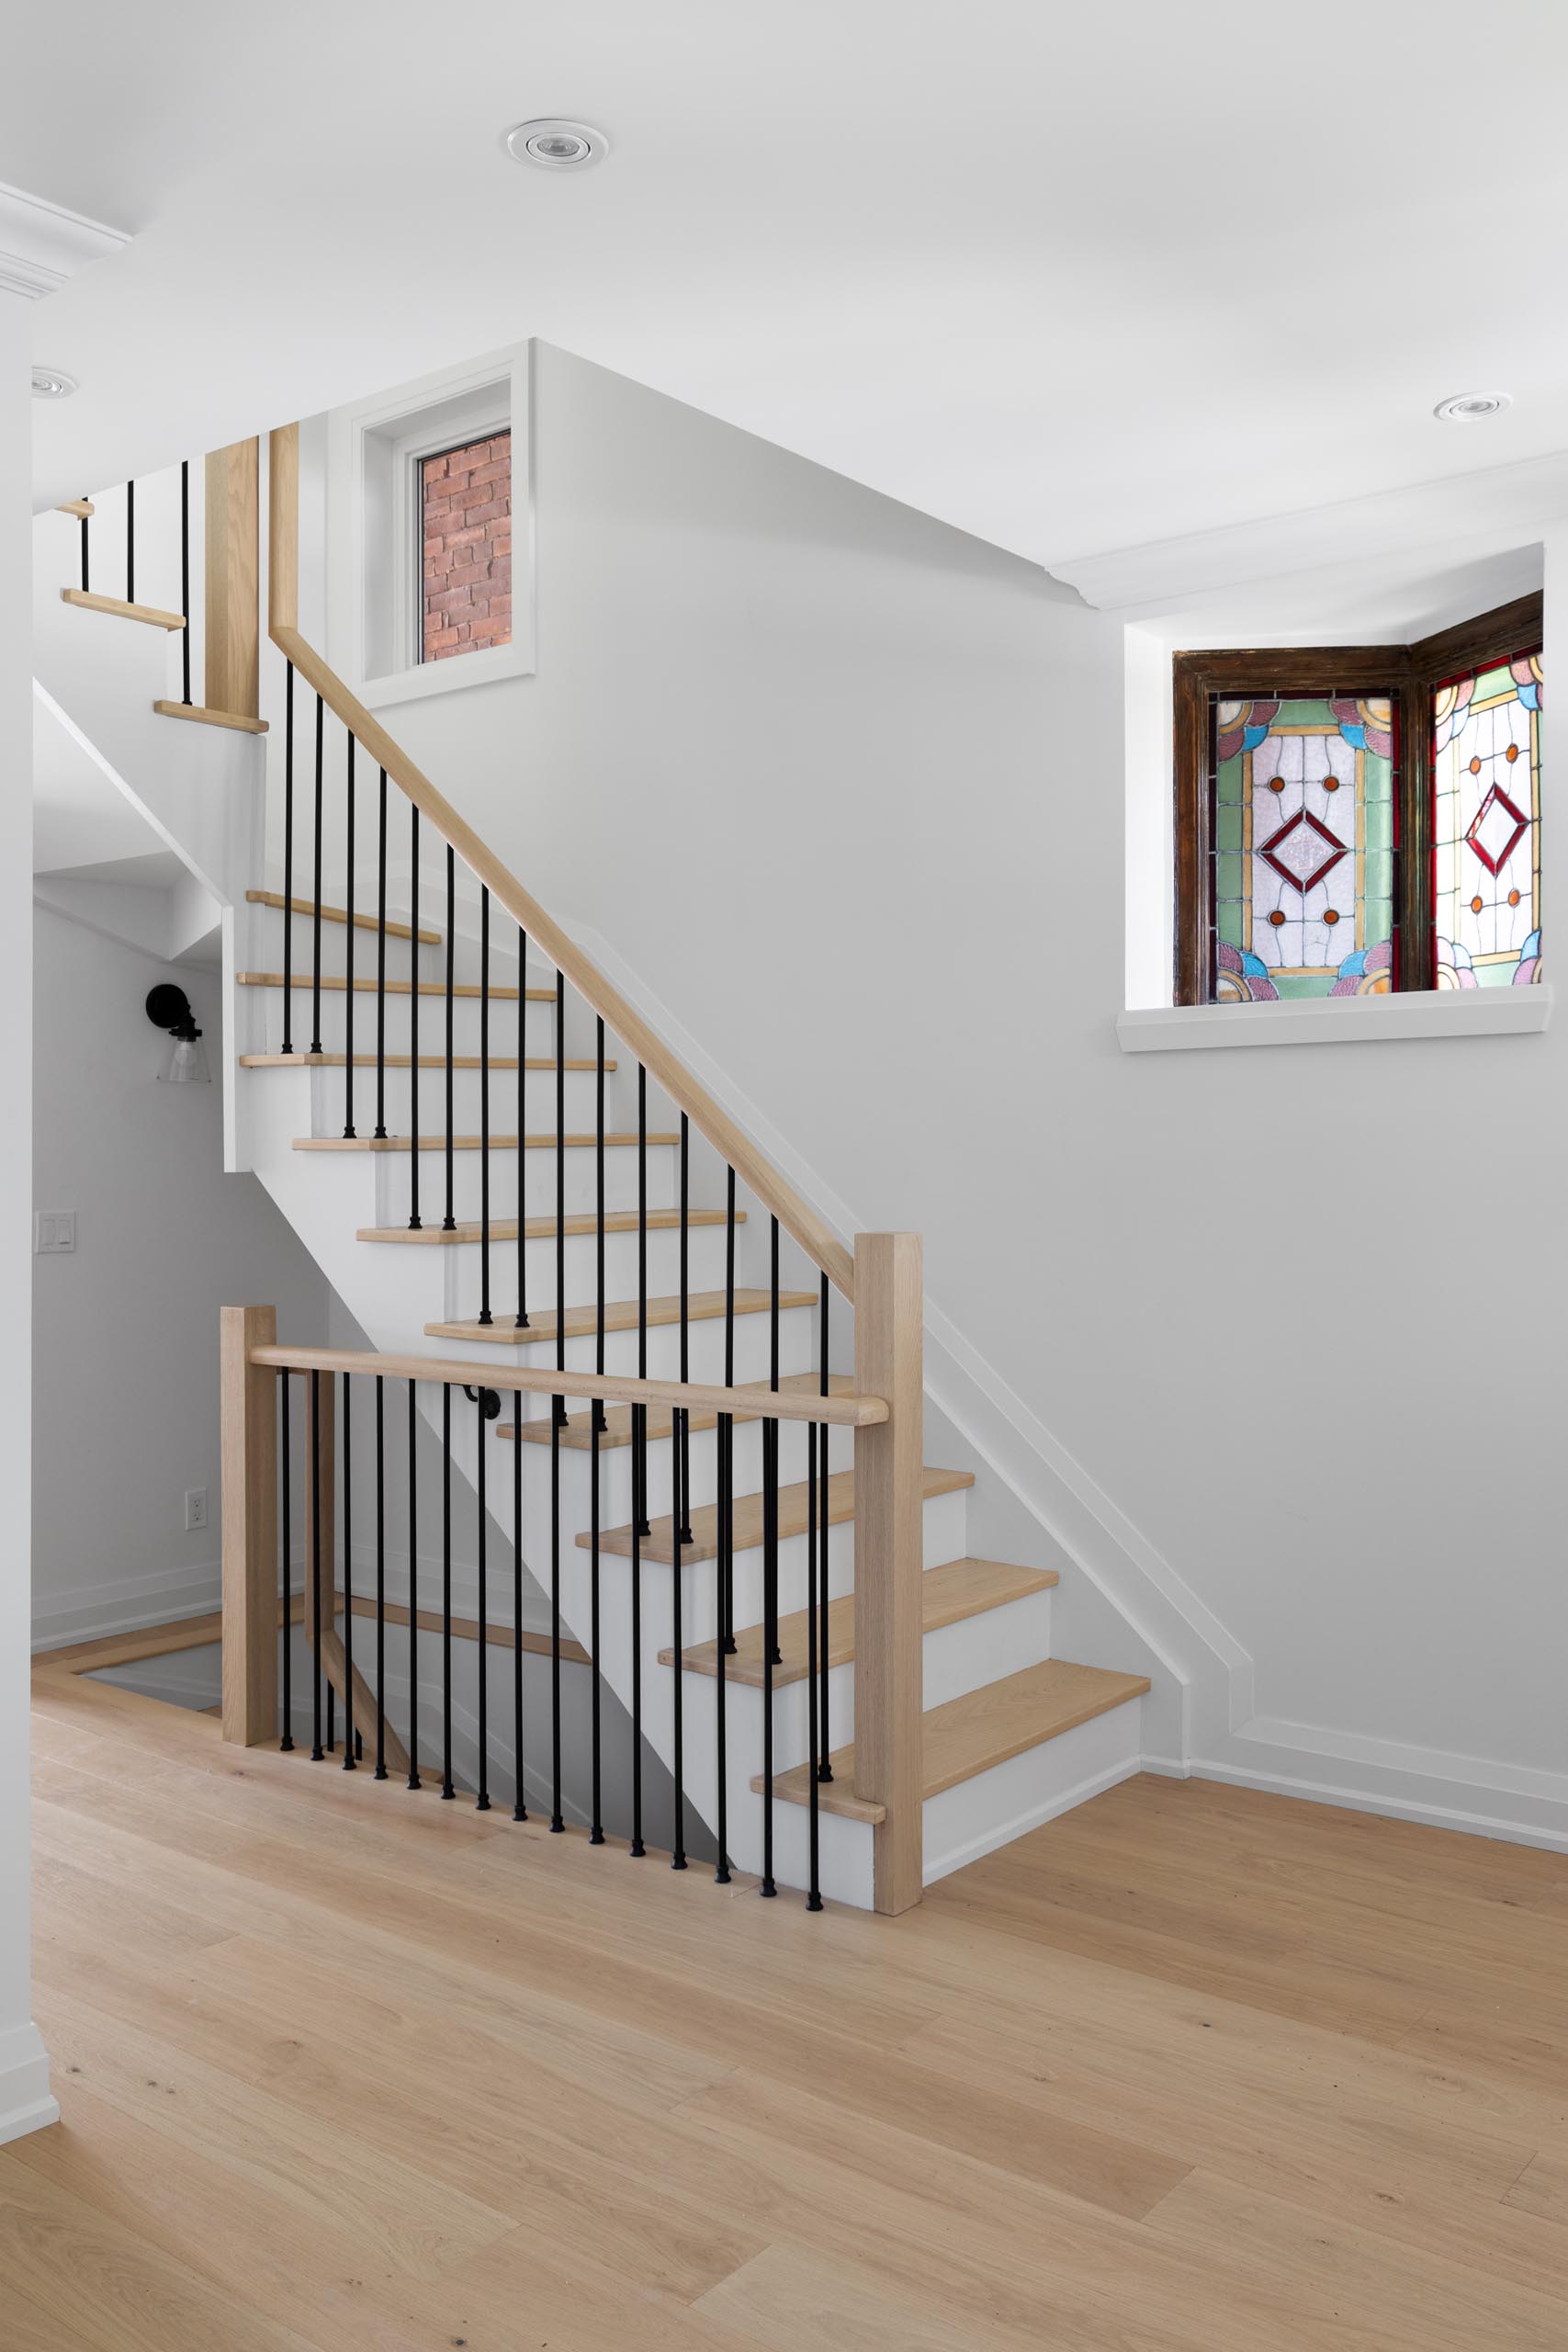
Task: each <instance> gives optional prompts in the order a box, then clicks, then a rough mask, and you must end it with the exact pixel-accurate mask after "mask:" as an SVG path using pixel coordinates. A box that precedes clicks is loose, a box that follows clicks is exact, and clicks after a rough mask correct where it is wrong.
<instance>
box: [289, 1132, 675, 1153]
mask: <svg viewBox="0 0 1568 2352" xmlns="http://www.w3.org/2000/svg"><path fill="white" fill-rule="evenodd" d="M680 1140H681V1138H680V1136H679V1135H678V1134H675V1133H671V1134H669V1135H665V1134H662V1133H661V1134H659V1135H650V1136H641V1137H638V1136H623V1135H613V1136H605V1137H604V1148H605V1150H606V1151H635V1150H636V1148H637V1144H638V1142H639V1141H641V1142H644V1143H646V1144H648V1145H649V1147H650V1148H651V1147H652V1146H653V1145H655V1144H659V1145H661V1146H664V1147H669V1146H671V1145H673V1144H678V1143H679V1142H680ZM598 1141H599V1138H598V1136H591V1135H581V1136H562V1137H561V1142H562V1143H563V1144H564V1146H565V1147H566V1149H567V1150H568V1151H592V1149H593V1148H594V1147H595V1145H596V1144H597V1143H598ZM294 1148H295V1150H296V1151H412V1149H413V1137H412V1136H295V1138H294ZM419 1148H420V1149H421V1151H445V1150H446V1136H421V1137H420V1139H419ZM452 1148H453V1150H454V1151H479V1150H481V1149H482V1148H483V1139H482V1137H480V1136H453V1137H452ZM490 1148H491V1151H515V1150H516V1148H517V1138H516V1136H501V1135H496V1136H491V1139H490ZM523 1148H524V1150H525V1151H554V1149H555V1148H556V1138H555V1136H524V1138H523Z"/></svg>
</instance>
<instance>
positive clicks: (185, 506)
mask: <svg viewBox="0 0 1568 2352" xmlns="http://www.w3.org/2000/svg"><path fill="white" fill-rule="evenodd" d="M180 611H181V612H182V613H183V614H184V615H185V624H186V625H185V627H184V628H183V629H181V631H180V700H181V702H182V703H183V704H184V705H185V707H186V710H188V709H189V708H190V460H189V458H181V459H180Z"/></svg>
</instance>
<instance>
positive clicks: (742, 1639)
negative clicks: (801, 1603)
mask: <svg viewBox="0 0 1568 2352" xmlns="http://www.w3.org/2000/svg"><path fill="white" fill-rule="evenodd" d="M1055 1582H1056V1571H1055V1568H1021V1567H1015V1566H1011V1565H1010V1563H1009V1562H1008V1561H1005V1560H969V1559H964V1560H949V1561H947V1562H946V1564H945V1565H944V1566H942V1567H940V1568H928V1569H927V1570H926V1571H925V1574H924V1575H923V1576H922V1577H921V1578H920V1626H921V1631H922V1632H923V1633H927V1634H932V1633H935V1632H936V1630H937V1629H938V1627H939V1626H942V1625H956V1624H957V1623H959V1622H960V1621H961V1620H962V1619H963V1618H965V1617H978V1616H980V1615H981V1614H983V1612H984V1611H987V1610H988V1609H1001V1608H1004V1607H1005V1606H1006V1604H1007V1603H1008V1602H1009V1601H1010V1600H1028V1599H1029V1597H1030V1596H1031V1595H1032V1594H1033V1593H1036V1592H1049V1590H1050V1589H1051V1587H1052V1586H1053V1585H1054V1584H1055ZM778 1645H779V1648H780V1650H781V1651H782V1653H783V1662H782V1664H780V1665H777V1666H775V1667H774V1668H773V1688H774V1689H775V1690H778V1689H780V1688H782V1686H783V1685H784V1683H786V1682H800V1681H803V1680H804V1679H805V1677H806V1672H807V1613H806V1611H805V1610H804V1609H796V1610H794V1611H792V1612H791V1613H790V1615H789V1616H787V1617H781V1618H780V1619H779V1642H778ZM854 1654H855V1597H854V1595H853V1593H852V1592H846V1593H844V1594H842V1595H841V1596H840V1599H839V1600H830V1601H829V1604H828V1663H829V1666H848V1664H849V1663H850V1661H851V1659H852V1657H854ZM674 1662H675V1653H674V1651H673V1650H672V1649H666V1650H660V1653H659V1663H660V1666H672V1665H673V1664H674ZM682 1663H683V1665H684V1667H685V1668H686V1671H687V1673H688V1674H707V1675H712V1676H714V1677H716V1676H717V1673H718V1644H717V1643H716V1642H699V1643H698V1644H697V1645H696V1646H695V1647H694V1648H693V1649H689V1650H684V1651H682ZM724 1679H725V1680H726V1681H727V1682H744V1683H747V1684H749V1685H750V1687H751V1688H752V1689H753V1690H758V1691H761V1689H763V1688H764V1687H765V1684H766V1681H767V1669H766V1667H765V1665H764V1662H763V1657H762V1628H761V1625H746V1626H741V1627H739V1628H738V1629H737V1631H736V1635H735V1655H734V1657H727V1658H726V1659H725V1661H724Z"/></svg>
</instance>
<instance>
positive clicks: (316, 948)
mask: <svg viewBox="0 0 1568 2352" xmlns="http://www.w3.org/2000/svg"><path fill="white" fill-rule="evenodd" d="M325 725H326V706H325V704H324V703H323V702H322V700H321V695H317V696H316V900H315V907H314V910H313V911H312V914H311V917H310V1051H311V1052H312V1053H313V1054H319V1053H320V1052H321V1050H322V1047H321V813H322V803H323V797H324V789H325V781H326V780H325V777H324V775H323V774H322V757H323V745H324V741H325V735H324V729H325Z"/></svg>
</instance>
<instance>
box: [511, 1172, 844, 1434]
mask: <svg viewBox="0 0 1568 2352" xmlns="http://www.w3.org/2000/svg"><path fill="white" fill-rule="evenodd" d="M674 1214H675V1216H676V1218H677V1221H679V1214H680V1213H679V1211H676V1212H675V1213H674ZM742 1214H743V1212H741V1211H737V1213H736V1221H737V1223H739V1218H740V1216H741V1215H742ZM634 1222H635V1220H634ZM738 1385H739V1386H740V1387H743V1388H755V1389H757V1390H758V1391H759V1392H760V1393H761V1395H763V1396H765V1395H766V1394H767V1392H768V1387H769V1384H768V1382H767V1381H765V1380H746V1381H741V1382H739V1384H738ZM818 1385H819V1375H818V1374H816V1373H815V1372H792V1373H791V1374H789V1375H788V1377H787V1378H785V1379H784V1380H781V1381H780V1382H779V1387H780V1389H781V1390H786V1391H788V1392H789V1393H791V1394H792V1395H795V1396H797V1397H804V1396H815V1395H817V1393H818ZM854 1385H855V1384H854V1376H853V1374H851V1373H847V1372H835V1373H832V1374H829V1381H828V1393H829V1396H830V1397H852V1395H853V1394H854ZM673 1418H674V1415H673V1411H672V1408H671V1407H670V1406H668V1405H650V1406H649V1408H648V1438H649V1444H650V1445H653V1444H657V1443H659V1442H661V1441H662V1440H664V1439H666V1438H668V1437H669V1435H670V1430H671V1421H672V1420H673ZM761 1418H762V1416H761V1413H760V1412H758V1413H737V1414H736V1415H735V1419H736V1420H738V1421H755V1420H761ZM717 1425H718V1415H717V1414H716V1412H715V1413H693V1414H692V1416H691V1426H692V1430H693V1432H694V1433H695V1432H696V1431H697V1430H711V1429H715V1428H716V1427H717ZM495 1433H496V1435H497V1437H500V1438H514V1437H515V1436H516V1435H517V1424H516V1422H515V1421H498V1422H497V1423H496V1429H495ZM549 1442H550V1423H549V1417H548V1415H546V1416H545V1417H544V1418H543V1419H539V1420H536V1421H525V1422H524V1423H523V1443H524V1444H525V1445H548V1443H549ZM560 1442H561V1443H562V1445H563V1446H571V1447H574V1448H575V1449H576V1450H577V1452H579V1453H589V1452H591V1451H592V1443H593V1439H592V1431H591V1430H590V1428H589V1426H588V1423H587V1421H586V1420H585V1419H583V1417H582V1416H581V1414H580V1415H578V1416H577V1417H576V1418H575V1419H572V1420H571V1421H570V1422H569V1423H568V1424H567V1426H566V1428H565V1429H564V1430H562V1431H561V1440H560ZM631 1442H632V1408H631V1407H630V1406H629V1405H606V1406H605V1408H604V1428H603V1429H602V1430H600V1432H599V1451H600V1452H601V1453H609V1452H610V1451H611V1450H612V1449H613V1448H614V1447H615V1446H621V1445H629V1444H630V1443H631Z"/></svg>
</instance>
